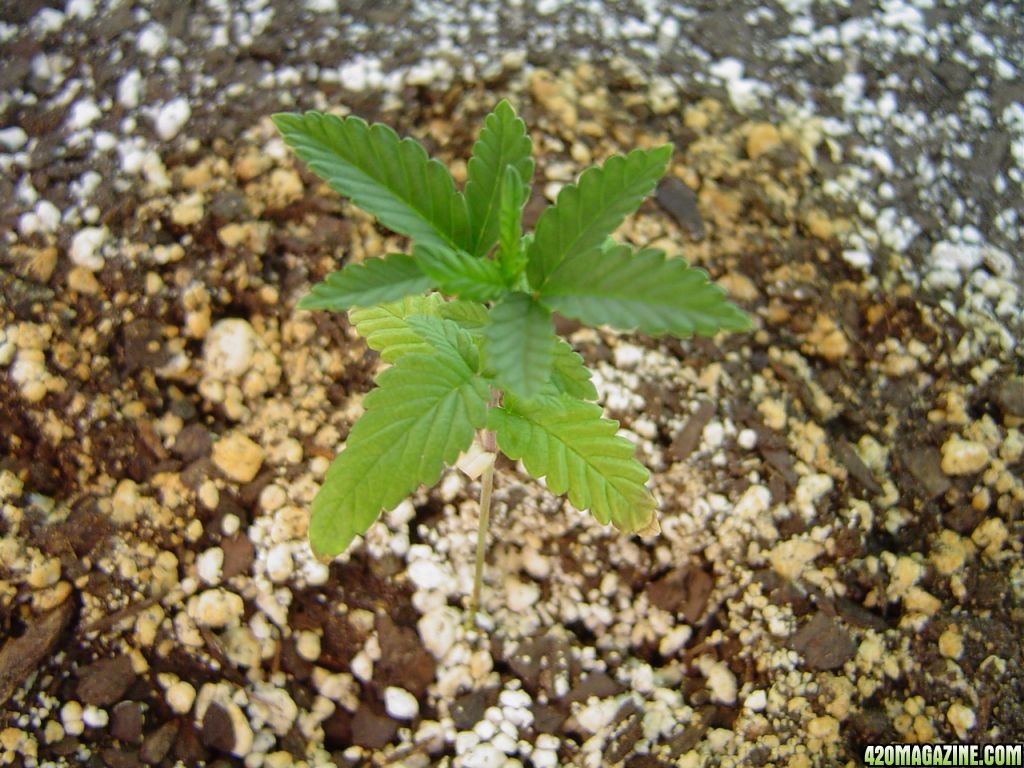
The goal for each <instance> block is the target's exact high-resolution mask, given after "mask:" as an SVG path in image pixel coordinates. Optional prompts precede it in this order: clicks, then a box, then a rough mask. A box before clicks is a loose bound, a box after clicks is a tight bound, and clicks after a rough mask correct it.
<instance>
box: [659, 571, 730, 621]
mask: <svg viewBox="0 0 1024 768" xmlns="http://www.w3.org/2000/svg"><path fill="white" fill-rule="evenodd" d="M712 589H714V581H713V579H712V578H711V576H710V575H708V574H707V573H706V572H705V571H704V570H702V569H700V568H676V569H673V570H671V571H669V572H668V573H666V574H665V575H664V576H662V577H661V578H659V579H658V580H657V581H654V582H652V583H651V584H649V585H648V586H647V590H646V591H647V599H648V600H650V602H651V605H653V606H655V607H657V608H661V609H662V610H663V611H668V612H669V613H671V614H682V616H683V618H685V620H686V622H687V623H688V624H695V623H696V622H698V621H700V620H701V619H702V618H703V617H704V612H705V611H706V610H707V605H708V600H709V598H710V597H711V591H712Z"/></svg>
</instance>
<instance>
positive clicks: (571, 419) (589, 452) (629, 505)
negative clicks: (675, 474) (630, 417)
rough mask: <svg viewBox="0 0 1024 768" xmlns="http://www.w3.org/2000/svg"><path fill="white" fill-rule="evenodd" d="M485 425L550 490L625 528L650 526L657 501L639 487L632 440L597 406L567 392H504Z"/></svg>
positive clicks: (641, 475)
mask: <svg viewBox="0 0 1024 768" xmlns="http://www.w3.org/2000/svg"><path fill="white" fill-rule="evenodd" d="M487 427H488V429H492V430H494V432H495V434H496V436H497V438H498V447H499V448H501V450H502V451H503V452H504V453H505V454H506V455H507V456H508V457H509V458H512V459H521V460H522V462H523V464H524V465H525V466H526V470H527V471H528V472H529V473H530V474H531V475H533V476H534V477H538V478H539V477H545V478H546V479H547V486H548V489H549V490H550V491H551V492H552V493H558V494H561V493H567V494H568V496H569V501H571V502H572V504H573V506H575V507H576V508H577V509H580V510H584V509H589V510H590V511H591V512H592V513H593V514H594V517H596V518H597V519H598V520H599V521H600V522H602V523H608V522H612V523H614V524H615V526H616V527H617V528H619V529H620V530H623V531H626V532H633V531H638V530H642V529H643V528H646V527H647V526H648V525H650V523H651V521H652V519H653V517H654V509H655V506H656V505H655V501H654V497H653V496H651V493H650V491H648V490H647V488H646V487H645V486H644V483H645V482H646V481H647V477H648V473H647V470H646V469H645V468H644V466H643V465H642V464H641V463H640V462H639V461H637V460H636V458H635V457H634V455H633V451H634V449H633V444H632V443H630V442H629V441H628V440H626V439H625V438H623V437H619V436H618V435H616V430H617V429H618V424H617V423H616V422H614V421H610V420H608V419H603V418H601V408H600V406H598V405H595V404H594V403H584V402H581V401H579V400H574V399H572V398H570V397H568V396H566V395H561V396H559V397H540V398H536V399H534V400H532V401H530V402H529V403H523V402H522V401H520V400H518V399H517V398H515V397H506V398H505V403H504V405H503V406H502V407H501V408H492V409H491V410H490V412H489V414H488V418H487Z"/></svg>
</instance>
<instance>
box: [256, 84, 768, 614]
mask: <svg viewBox="0 0 1024 768" xmlns="http://www.w3.org/2000/svg"><path fill="white" fill-rule="evenodd" d="M274 122H275V124H276V125H277V127H278V129H279V130H280V131H281V133H282V134H283V136H284V138H285V140H286V141H287V142H288V144H289V145H290V146H291V147H292V148H293V149H294V150H295V152H296V153H297V154H298V156H299V157H300V158H302V159H303V160H304V161H305V162H306V163H307V164H308V166H309V167H310V168H311V169H312V170H313V171H314V172H315V173H317V174H318V175H319V176H321V177H322V178H323V179H325V180H326V181H327V183H328V184H329V185H330V186H331V187H332V188H333V189H334V190H336V191H337V192H340V193H341V194H343V195H346V196H348V197H349V198H351V199H352V201H353V202H354V203H355V204H356V205H358V206H359V207H361V208H363V209H364V210H366V211H367V212H368V213H371V214H373V215H374V216H376V217H377V219H378V220H379V221H380V223H381V224H382V225H384V226H386V227H388V228H390V229H392V230H394V231H395V232H397V233H399V234H402V235H405V236H407V237H409V238H410V239H411V241H412V247H411V253H390V254H387V255H385V256H383V257H382V258H375V259H370V260H368V261H366V262H364V263H360V264H347V265H346V266H345V267H344V268H343V269H341V270H340V271H338V272H334V273H333V274H331V275H329V276H328V277H327V278H326V279H325V280H324V281H323V282H321V283H319V284H317V285H315V286H314V287H313V289H312V291H311V292H310V293H309V295H308V296H306V297H305V298H304V299H303V300H302V301H301V302H300V304H299V307H300V308H301V309H310V310H333V311H348V313H349V320H350V322H351V323H352V324H353V325H354V327H355V328H356V330H357V331H358V332H359V333H360V334H361V335H362V336H363V337H364V338H365V339H366V343H367V344H368V345H369V346H370V347H371V348H372V349H374V350H376V351H377V352H379V353H380V356H381V358H382V359H383V360H384V361H385V362H387V363H390V364H391V366H390V367H389V368H387V369H386V370H384V371H383V372H382V373H381V374H380V376H379V377H378V378H377V385H378V386H377V388H376V389H374V390H373V391H372V392H370V393H369V394H368V395H367V397H366V399H365V401H364V405H365V413H364V414H363V416H362V417H361V418H360V419H359V420H358V421H357V422H356V424H355V425H354V426H353V427H352V430H351V432H350V433H349V436H348V439H347V440H346V441H345V447H344V450H342V452H341V453H340V454H339V455H338V457H337V458H336V459H335V460H334V463H333V464H332V465H331V467H330V469H329V470H328V472H327V477H326V478H325V480H324V483H323V486H322V488H321V489H320V492H319V494H318V495H317V496H316V498H315V499H314V501H313V508H312V519H311V521H310V528H309V538H310V543H311V545H312V547H313V550H314V552H315V553H316V554H317V555H318V556H319V557H322V558H330V557H334V556H336V555H338V554H340V553H341V552H343V551H344V550H345V549H346V548H347V547H348V546H349V544H350V543H351V542H352V540H353V539H354V538H355V537H356V536H357V535H359V534H361V533H363V532H365V531H366V529H367V528H368V527H369V526H370V525H371V524H372V523H373V522H374V521H375V520H376V519H377V517H378V515H379V514H380V513H381V511H382V510H387V509H391V508H392V507H395V506H396V505H398V504H399V503H400V502H401V501H402V500H403V499H404V498H405V497H406V496H408V495H409V494H410V493H412V492H414V491H415V490H416V489H417V488H418V487H419V485H420V484H426V485H433V484H434V483H436V482H437V481H438V479H439V478H440V476H441V472H442V471H443V469H444V467H445V465H451V464H453V463H454V462H455V461H456V459H457V458H458V456H459V455H460V453H462V452H463V451H465V450H466V449H468V448H469V447H470V445H471V444H472V442H473V438H474V435H475V434H477V432H478V431H480V432H482V435H481V444H482V445H483V446H484V448H485V449H486V450H488V451H490V452H492V453H493V452H494V451H495V450H497V449H500V450H501V451H502V452H503V453H504V454H505V455H507V456H508V457H510V458H512V459H517V460H521V461H522V462H523V465H524V466H525V467H526V470H527V471H528V472H529V473H530V474H531V475H533V476H534V477H536V478H541V477H544V478H546V482H547V487H548V489H549V490H551V491H552V492H553V493H556V494H566V495H567V496H568V498H569V501H570V502H571V503H572V505H573V506H575V507H576V508H577V509H581V510H587V509H589V510H590V511H591V512H592V513H593V515H594V516H595V517H596V518H597V519H598V520H599V521H600V522H602V523H612V524H614V525H615V526H616V527H617V528H619V529H620V530H622V531H624V532H626V533H630V532H635V531H640V530H643V529H644V528H647V527H649V526H651V525H652V523H653V522H654V512H655V507H656V503H655V500H654V497H653V496H652V495H651V492H650V491H649V490H648V489H647V487H646V482H647V479H648V472H647V469H646V468H645V467H644V466H643V465H642V464H641V463H640V462H639V461H637V460H636V458H634V449H633V445H632V443H630V442H629V441H628V440H626V439H625V438H624V437H621V436H618V435H617V434H616V432H617V430H618V427H619V425H618V422H616V421H613V420H610V419H606V418H603V417H602V411H601V407H600V406H599V405H597V404H596V403H595V401H596V400H597V391H596V390H595V388H594V385H593V384H592V383H591V380H590V372H589V371H588V370H587V368H586V366H585V365H584V364H583V360H582V359H581V358H580V356H579V355H578V354H576V352H574V351H573V349H572V347H570V346H569V344H568V343H566V342H565V341H564V340H562V339H561V338H559V337H558V336H557V335H556V334H555V324H554V320H553V317H552V315H553V313H554V312H559V313H561V314H562V315H565V316H567V317H572V318H575V319H577V320H579V321H581V322H583V323H588V324H590V325H607V326H611V327H613V328H617V329H620V330H623V331H635V330H639V331H643V332H645V333H648V334H652V335H661V334H671V335H674V336H679V337H686V336H692V335H694V334H699V335H703V336H710V335H713V334H715V333H717V332H718V331H721V330H744V329H747V328H748V327H749V320H748V318H747V316H746V315H745V314H744V313H743V312H742V311H740V310H739V309H738V308H737V307H736V306H735V305H733V304H732V303H730V302H729V301H728V300H726V298H725V296H724V292H723V291H722V290H721V289H720V288H719V287H717V286H715V285H713V284H712V283H710V282H709V281H708V277H707V275H706V274H705V273H704V272H703V271H701V270H699V269H694V268H691V267H689V266H688V265H687V264H686V262H685V261H682V260H681V259H670V258H667V257H666V255H665V254H664V253H663V252H662V251H659V250H656V249H652V248H641V249H639V250H634V249H633V248H632V247H631V246H629V245H625V244H622V243H619V242H616V241H614V240H613V239H611V235H612V233H613V232H614V231H615V230H616V229H617V228H618V227H619V225H620V224H621V223H622V222H623V220H624V219H625V217H626V216H628V215H629V214H631V213H633V212H634V211H635V210H636V209H637V207H638V206H639V205H640V203H641V202H642V201H643V199H644V198H645V197H646V196H647V195H649V194H650V193H651V192H652V191H653V190H654V187H655V185H656V184H657V182H658V179H660V178H661V177H662V175H664V173H665V171H666V170H667V167H668V163H669V160H670V158H671V154H672V149H671V146H670V145H665V146H661V147H657V148H655V149H636V150H633V151H632V152H630V153H629V154H627V155H617V156H614V157H611V158H609V159H608V160H606V161H605V162H604V163H603V164H602V165H600V166H597V167H593V168H590V169H588V170H587V171H585V172H584V173H583V174H582V176H580V178H579V181H578V182H577V183H576V184H568V185H566V186H565V187H564V188H563V189H562V191H561V192H560V193H559V195H558V199H557V202H556V203H555V204H554V205H552V206H550V207H548V208H547V209H546V210H545V211H544V212H543V213H542V214H541V215H540V218H539V219H538V220H537V226H536V228H535V229H534V231H533V232H532V233H527V234H524V233H523V230H522V212H523V206H524V205H525V204H526V201H527V200H528V199H529V197H530V179H531V177H532V176H533V169H534V163H533V159H532V157H531V151H532V142H531V141H530V137H529V134H528V133H527V131H526V126H525V125H524V124H523V121H522V120H520V119H519V118H518V117H517V116H516V114H515V111H514V110H513V109H512V107H511V106H510V105H509V104H508V102H505V101H503V102H501V103H500V104H498V106H497V107H496V108H495V110H494V112H493V113H491V114H490V115H488V117H487V119H486V121H485V123H484V127H483V129H482V130H481V132H480V136H479V138H478V140H477V142H476V143H475V144H474V146H473V154H472V157H471V158H470V161H469V164H468V181H467V183H466V185H465V189H463V190H459V189H457V188H456V185H455V183H454V181H453V180H452V177H451V175H450V173H449V172H448V170H447V169H446V168H445V167H444V165H442V164H441V163H440V162H438V161H437V160H433V159H430V158H429V157H428V156H427V153H426V151H425V150H424V149H423V148H422V147H421V146H420V145H419V144H418V143H417V142H415V141H414V140H412V139H400V138H399V137H398V136H397V135H396V134H395V132H394V131H393V130H391V129H390V128H389V127H387V126H385V125H380V124H375V125H368V124H367V123H366V122H365V121H363V120H361V119H360V118H357V117H347V118H339V117H337V116H334V115H324V114H320V113H318V112H306V113H305V114H278V115H275V116H274ZM493 471H494V464H493V456H492V461H490V462H487V464H486V469H485V470H484V473H483V478H482V481H481V515H480V535H479V541H478V548H477V571H476V581H475V585H474V595H473V599H472V603H471V608H472V609H473V610H475V609H476V608H478V606H479V588H480V573H481V568H482V564H483V551H484V541H485V534H486V527H487V518H488V513H489V509H490V497H491V489H492V483H493Z"/></svg>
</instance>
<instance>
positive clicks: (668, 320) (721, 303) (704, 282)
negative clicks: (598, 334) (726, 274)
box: [541, 243, 750, 337]
mask: <svg viewBox="0 0 1024 768" xmlns="http://www.w3.org/2000/svg"><path fill="white" fill-rule="evenodd" d="M541 301H542V302H544V304H545V305H547V306H549V307H551V309H554V310H556V311H558V312H561V313H562V314H563V315H566V316H568V317H574V318H576V319H577V320H581V321H582V322H585V323H589V324H591V325H610V326H612V327H614V328H618V329H620V330H634V329H637V328H639V329H640V330H642V331H644V332H645V333H649V334H652V335H659V334H663V333H671V334H672V335H674V336H681V337H685V336H691V335H693V334H699V335H701V336H711V335H714V334H715V333H717V332H718V331H721V330H728V331H742V330H746V329H748V328H750V319H749V318H748V317H747V316H746V315H745V314H744V313H743V311H742V310H740V309H739V308H738V307H737V306H736V305H734V304H733V303H732V302H730V301H729V300H728V299H726V298H725V291H723V290H722V289H721V288H719V287H718V286H717V285H715V284H714V283H711V282H709V281H708V276H707V273H706V272H704V271H703V270H701V269H693V268H691V267H689V266H687V264H686V262H685V261H683V260H682V259H667V258H666V257H665V254H664V253H662V252H661V251H658V250H653V249H645V250H642V251H640V252H638V253H637V254H635V255H634V254H633V252H632V250H631V249H630V248H629V247H628V246H625V245H620V244H617V243H610V244H609V245H608V246H607V247H606V248H603V249H601V250H595V251H590V252H587V253H582V254H579V255H577V256H573V257H572V258H569V259H566V260H565V261H564V262H563V263H562V265H561V266H560V267H558V268H557V269H556V270H555V271H554V272H553V273H552V274H551V275H550V277H549V278H548V280H547V282H546V283H545V284H544V288H543V290H542V296H541Z"/></svg>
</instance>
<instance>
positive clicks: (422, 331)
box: [407, 315, 480, 372]
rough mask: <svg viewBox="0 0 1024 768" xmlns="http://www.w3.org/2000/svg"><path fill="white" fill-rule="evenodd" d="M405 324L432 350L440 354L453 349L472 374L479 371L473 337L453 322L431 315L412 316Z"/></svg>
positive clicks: (477, 350)
mask: <svg viewBox="0 0 1024 768" xmlns="http://www.w3.org/2000/svg"><path fill="white" fill-rule="evenodd" d="M407 322H408V323H409V327H410V328H412V329H413V330H414V331H415V332H416V333H417V334H419V337H420V338H421V339H423V340H424V341H425V342H427V343H428V344H429V345H430V346H432V347H433V348H434V349H436V350H441V351H442V352H443V351H445V350H447V349H455V350H457V351H458V353H459V355H460V356H461V357H462V359H463V360H465V361H466V363H467V364H468V365H469V367H470V368H472V369H473V371H474V372H476V371H479V370H480V351H479V349H477V346H476V343H475V342H474V341H473V336H472V335H471V334H470V332H469V331H467V330H466V329H465V328H463V327H462V326H460V325H459V324H458V323H457V322H455V321H454V320H448V319H445V318H442V317H434V316H432V315H412V316H410V317H409V318H408V320H407Z"/></svg>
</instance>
